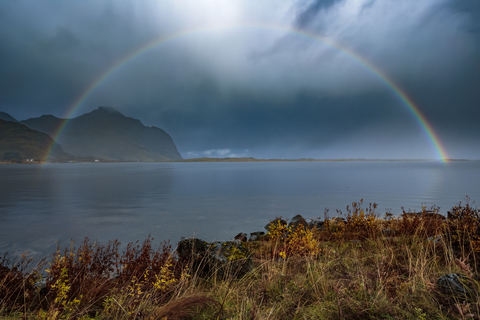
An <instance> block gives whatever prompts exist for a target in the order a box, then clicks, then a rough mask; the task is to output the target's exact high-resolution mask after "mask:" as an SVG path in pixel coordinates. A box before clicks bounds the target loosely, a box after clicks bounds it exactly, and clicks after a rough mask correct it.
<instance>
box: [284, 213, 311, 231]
mask: <svg viewBox="0 0 480 320" xmlns="http://www.w3.org/2000/svg"><path fill="white" fill-rule="evenodd" d="M300 226H303V227H304V228H307V227H308V223H307V221H306V220H305V219H304V218H303V217H302V216H301V215H299V214H297V215H296V216H295V217H293V218H292V220H290V223H289V224H288V228H289V229H290V230H292V231H293V230H295V229H297V228H298V227H300Z"/></svg>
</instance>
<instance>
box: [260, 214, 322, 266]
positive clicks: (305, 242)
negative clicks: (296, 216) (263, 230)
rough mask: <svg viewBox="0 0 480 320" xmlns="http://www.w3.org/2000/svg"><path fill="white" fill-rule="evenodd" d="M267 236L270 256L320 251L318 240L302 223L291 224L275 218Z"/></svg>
mask: <svg viewBox="0 0 480 320" xmlns="http://www.w3.org/2000/svg"><path fill="white" fill-rule="evenodd" d="M268 236H269V237H268V238H269V239H270V243H271V250H272V251H271V254H272V257H274V258H275V257H278V256H280V257H282V258H283V259H285V258H286V257H287V256H314V255H316V254H319V253H320V252H321V249H320V247H319V241H318V239H317V238H316V236H315V235H314V233H313V232H312V230H310V229H308V228H306V227H304V226H303V225H301V224H300V225H298V226H292V225H290V226H289V225H287V224H285V223H283V222H282V220H281V218H277V219H275V220H274V222H273V223H272V224H271V225H270V227H269V230H268Z"/></svg>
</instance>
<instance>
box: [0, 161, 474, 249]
mask: <svg viewBox="0 0 480 320" xmlns="http://www.w3.org/2000/svg"><path fill="white" fill-rule="evenodd" d="M466 195H468V196H470V197H471V199H472V200H476V201H477V202H479V203H478V204H480V162H479V161H468V162H451V163H440V162H433V161H432V162H262V163H121V164H120V163H119V164H49V165H44V166H36V165H2V166H0V252H5V251H10V252H11V251H14V252H17V253H18V252H23V251H30V252H33V253H34V255H36V256H44V255H47V254H50V253H52V252H53V251H54V248H55V241H60V242H61V244H63V245H68V244H69V241H70V239H73V240H75V241H79V240H82V239H83V238H84V237H89V238H91V239H93V240H95V239H96V240H99V241H100V242H102V243H106V242H107V241H108V240H111V239H119V240H120V241H121V242H122V243H127V242H130V241H136V240H144V239H145V238H146V237H147V236H148V235H149V234H151V235H152V237H154V238H155V240H166V239H171V242H172V243H173V244H175V243H176V242H177V241H178V240H180V237H182V236H192V235H195V236H197V237H200V238H203V239H205V240H208V241H211V240H214V239H220V240H227V239H232V238H233V237H234V236H235V235H236V234H237V233H239V232H253V231H259V230H263V227H264V225H265V224H266V223H268V222H269V220H271V219H273V218H275V217H276V216H283V217H286V218H292V217H293V216H294V215H296V214H301V215H303V216H304V217H305V218H307V219H308V218H316V217H323V213H324V210H325V208H328V209H330V215H331V216H334V215H335V212H336V210H335V209H340V210H343V211H345V207H346V206H347V205H349V204H351V203H352V202H354V201H359V200H360V199H361V198H363V199H364V204H366V205H368V203H369V202H371V203H373V202H376V203H378V212H379V213H381V214H383V213H385V211H386V210H391V211H392V212H393V213H401V207H402V206H403V207H405V208H406V209H412V210H417V211H418V210H420V209H421V206H422V204H425V205H427V207H430V206H432V205H437V206H440V208H441V213H443V214H446V211H447V210H448V209H450V208H451V207H452V206H454V205H456V204H458V202H459V201H463V200H464V198H465V196H466Z"/></svg>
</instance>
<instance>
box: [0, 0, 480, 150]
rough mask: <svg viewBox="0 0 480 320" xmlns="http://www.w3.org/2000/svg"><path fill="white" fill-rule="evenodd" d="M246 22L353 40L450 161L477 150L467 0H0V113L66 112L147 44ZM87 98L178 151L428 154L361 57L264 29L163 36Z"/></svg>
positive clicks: (84, 107) (478, 63)
mask: <svg viewBox="0 0 480 320" xmlns="http://www.w3.org/2000/svg"><path fill="white" fill-rule="evenodd" d="M251 20H258V21H260V22H265V23H266V24H269V23H271V24H281V25H290V26H292V27H294V28H300V29H303V30H305V31H308V32H311V33H315V34H319V35H322V36H325V37H327V38H331V39H334V40H335V41H338V42H339V43H341V44H343V45H345V46H346V47H348V48H350V49H351V50H352V51H354V52H355V53H356V54H359V55H360V56H362V57H363V58H365V59H367V60H368V61H370V62H371V63H372V64H374V65H376V66H377V67H378V68H379V69H380V70H382V72H384V73H385V74H386V75H388V76H389V77H390V78H391V79H393V80H394V81H395V82H396V83H397V84H398V85H399V86H400V87H401V88H403V89H404V90H405V92H406V93H407V94H408V95H409V96H410V97H411V98H412V99H413V100H414V101H415V103H416V104H417V105H418V106H419V107H420V108H421V110H422V111H423V112H424V114H425V115H426V116H427V118H428V119H429V120H430V122H431V123H432V125H433V127H434V128H435V129H436V130H437V132H438V134H439V136H440V137H441V139H442V141H445V143H446V147H447V149H448V150H449V151H451V153H452V156H454V157H457V158H461V157H463V158H468V157H470V158H480V151H478V150H480V145H479V142H478V141H477V140H478V139H477V137H478V136H480V123H479V120H478V119H480V108H479V107H478V106H479V105H480V93H479V90H478V87H479V86H480V58H479V57H480V39H479V34H480V33H479V30H480V29H479V26H480V9H479V2H478V1H469V0H449V1H437V0H435V1H434V0H424V1H421V2H420V1H410V0H384V1H372V0H365V1H352V0H323V1H321V0H306V1H280V2H279V1H274V0H271V1H270V0H265V1H261V2H259V1H244V0H231V1H213V0H178V1H161V2H159V1H153V0H152V1H150V0H146V1H142V2H134V1H113V0H108V1H102V2H99V1H93V0H87V1H82V2H58V1H53V0H45V1H42V2H38V1H32V0H19V1H1V2H0V61H2V63H0V111H4V112H8V113H10V114H11V115H12V116H14V117H15V118H17V119H19V120H22V119H26V118H29V117H37V116H40V115H41V114H48V113H51V114H54V115H56V116H64V115H65V114H66V112H67V110H68V109H69V108H70V107H71V106H72V104H73V103H74V102H75V101H76V99H77V98H78V97H79V96H80V95H81V94H82V93H83V92H84V91H85V90H86V88H88V87H89V85H91V84H92V83H93V82H94V81H95V80H96V79H97V78H98V77H99V76H100V75H101V74H102V73H103V72H105V70H108V68H110V67H111V66H112V65H114V64H115V63H116V62H117V61H119V60H120V59H122V58H123V57H125V56H126V55H128V54H129V53H131V52H132V51H134V50H136V49H138V48H140V47H142V46H144V45H145V44H146V43H148V42H149V41H152V40H153V39H157V38H159V37H161V36H164V35H168V34H172V32H175V31H179V30H185V29H188V28H191V27H194V26H198V25H204V24H210V23H223V22H228V23H229V22H234V23H235V22H238V23H240V24H241V23H243V22H244V21H251ZM99 105H110V106H113V107H115V108H117V109H118V110H120V111H121V112H123V113H124V114H126V115H128V116H132V117H135V118H138V119H141V120H142V122H143V123H145V124H146V125H156V126H160V127H162V128H164V129H165V130H166V131H167V132H169V133H170V134H171V135H172V137H173V138H174V140H175V142H176V143H177V145H178V147H179V149H180V152H181V153H182V155H184V156H185V157H189V155H188V154H190V155H199V156H201V155H216V156H228V155H236V156H256V157H293V158H298V157H309V156H311V157H318V158H335V157H366V158H377V157H378V158H402V157H405V158H418V157H424V158H429V157H430V158H432V157H434V154H433V153H432V150H431V147H430V145H429V141H428V139H427V138H426V136H425V134H424V133H423V132H422V128H421V127H420V126H419V125H418V124H417V123H416V120H415V118H414V116H412V114H411V113H410V111H409V110H408V109H407V108H406V107H405V106H404V105H403V104H402V103H401V101H400V100H399V98H398V96H396V95H395V93H394V92H393V91H392V89H391V88H389V87H388V86H387V85H385V83H382V82H381V81H379V80H378V79H377V78H376V77H375V76H372V74H371V73H370V72H369V71H368V70H367V69H366V68H365V67H363V66H361V64H359V63H358V61H357V62H355V61H354V60H353V59H352V58H351V57H348V56H347V55H345V54H344V53H342V52H340V51H338V50H335V49H332V48H331V47H328V46H325V45H324V44H322V43H321V42H319V41H314V40H312V39H310V38H305V37H300V36H298V35H294V34H286V33H284V32H281V31H275V30H261V29H248V28H245V29H242V28H240V29H238V30H237V29H228V28H226V29H219V30H216V31H213V32H197V33H192V34H190V35H185V36H183V37H181V38H178V39H176V40H172V41H170V42H168V43H165V44H162V45H160V46H158V47H156V48H154V49H152V50H149V51H147V52H145V53H144V54H142V55H139V56H138V57H136V58H135V59H132V60H131V61H129V62H128V63H126V64H125V65H123V66H122V67H121V68H119V69H118V70H116V71H115V72H114V73H112V74H111V75H110V77H108V78H106V79H105V81H103V82H102V83H101V84H100V85H99V86H98V87H96V88H95V90H93V91H92V93H91V94H90V95H89V96H88V97H87V99H85V101H84V103H83V104H81V106H80V108H79V110H78V112H77V113H76V115H78V114H81V113H84V112H88V111H90V110H92V109H95V108H96V107H98V106H99ZM227 150H228V151H227Z"/></svg>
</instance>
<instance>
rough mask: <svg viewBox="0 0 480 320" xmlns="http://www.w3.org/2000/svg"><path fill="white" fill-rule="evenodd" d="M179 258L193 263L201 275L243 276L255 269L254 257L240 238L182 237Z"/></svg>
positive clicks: (192, 267)
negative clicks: (206, 239)
mask: <svg viewBox="0 0 480 320" xmlns="http://www.w3.org/2000/svg"><path fill="white" fill-rule="evenodd" d="M177 253H178V256H179V258H180V259H181V260H182V261H184V262H187V263H191V270H192V271H193V272H198V274H199V275H200V276H208V275H212V274H213V273H215V274H217V276H235V277H241V276H243V275H245V274H246V273H247V272H249V271H251V270H252V269H253V257H252V255H251V253H250V250H248V248H247V246H246V245H245V244H244V243H242V242H241V241H239V240H236V241H225V242H220V241H215V242H210V243H209V242H206V241H203V240H201V239H196V238H186V239H182V240H181V241H180V242H179V243H178V245H177Z"/></svg>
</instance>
